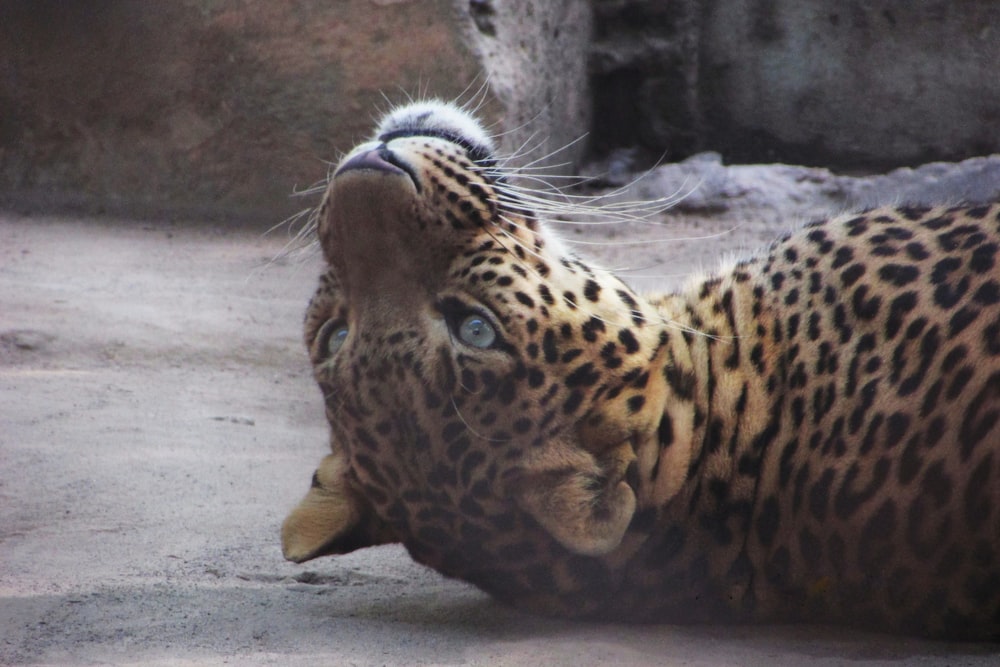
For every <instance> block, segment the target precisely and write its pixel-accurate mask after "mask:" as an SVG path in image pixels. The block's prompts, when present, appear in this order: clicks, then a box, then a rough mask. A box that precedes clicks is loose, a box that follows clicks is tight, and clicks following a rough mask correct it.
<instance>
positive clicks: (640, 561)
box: [283, 104, 1000, 638]
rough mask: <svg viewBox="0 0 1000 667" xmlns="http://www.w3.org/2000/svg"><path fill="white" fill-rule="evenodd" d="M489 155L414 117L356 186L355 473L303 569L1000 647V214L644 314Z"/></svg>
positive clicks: (859, 223) (330, 371) (931, 225)
mask: <svg viewBox="0 0 1000 667" xmlns="http://www.w3.org/2000/svg"><path fill="white" fill-rule="evenodd" d="M491 151H492V147H491V145H490V142H489V139H488V138H487V137H486V136H485V134H484V133H483V131H482V130H481V129H479V127H478V125H476V124H475V121H473V120H472V119H470V118H468V117H466V116H465V115H464V114H462V113H461V112H459V111H457V110H455V109H453V108H450V107H446V106H441V105H433V104H430V105H423V106H420V105H416V106H414V107H410V108H404V109H403V110H400V111H397V112H395V113H394V114H391V115H390V116H389V117H388V118H387V119H386V120H385V121H384V122H383V124H382V126H381V127H380V128H379V130H378V133H377V135H376V139H375V140H374V141H373V142H371V143H369V144H365V145H363V146H361V147H359V148H358V149H356V150H355V151H354V152H352V153H351V154H350V155H348V156H347V157H346V158H345V159H344V161H343V162H342V163H341V165H340V167H339V168H338V170H337V171H336V172H335V174H334V176H333V177H332V179H331V182H330V184H329V188H328V190H327V194H326V197H325V198H324V202H323V205H322V208H321V210H320V213H319V238H320V243H321V245H322V248H323V252H324V256H325V258H326V260H327V262H328V265H329V266H328V270H327V272H326V273H325V274H324V276H323V277H322V279H321V281H320V287H319V290H318V291H317V293H316V295H315V297H314V299H313V300H312V302H311V304H310V306H309V310H308V314H307V319H306V341H307V344H308V346H309V349H310V354H311V358H312V362H313V364H314V368H315V376H316V379H317V381H318V382H319V385H320V387H321V389H322V391H323V394H324V396H325V400H326V407H327V415H328V418H329V422H330V426H331V433H332V436H331V447H332V453H331V454H330V455H329V456H327V458H326V459H324V461H323V463H322V464H321V465H320V467H319V469H318V470H317V473H316V475H315V476H314V479H313V487H312V489H311V490H310V491H309V493H308V494H307V496H306V498H305V500H303V502H302V504H301V505H300V506H299V508H298V509H296V510H295V511H294V512H293V513H292V514H291V515H290V516H289V518H288V519H287V520H286V523H285V526H284V529H283V545H284V549H285V554H286V556H287V557H289V558H291V559H293V560H297V561H301V560H306V559H309V558H313V557H316V556H319V555H324V554H331V553H343V552H346V551H351V550H353V549H357V548H360V547H364V546H369V545H374V544H380V543H385V542H394V541H399V542H403V543H404V544H405V545H406V547H407V549H408V550H409V552H410V553H411V555H412V556H413V557H414V558H415V559H416V560H418V561H420V562H422V563H426V564H427V565H429V566H431V567H433V568H435V569H437V570H439V571H441V572H443V573H445V574H447V575H450V576H454V577H459V578H462V579H465V580H467V581H470V582H473V583H475V584H476V585H478V586H480V587H482V588H483V589H485V590H486V591H488V592H490V593H491V594H493V595H495V596H496V597H498V598H500V599H503V600H506V601H508V602H511V603H513V604H515V605H518V606H521V607H525V608H529V609H533V610H538V611H543V612H548V613H557V614H566V615H574V616H605V617H610V618H615V619H637V620H664V621H714V620H757V621H798V620H809V621H817V622H843V623H854V624H864V625H865V626H866V627H869V628H883V629H887V630H896V631H902V632H911V633H919V634H926V635H934V636H953V637H958V636H961V637H974V638H1000V264H998V261H1000V204H994V205H992V206H978V207H966V208H959V207H953V208H952V207H936V208H918V207H898V208H891V209H877V210H873V211H869V212H866V213H862V214H859V215H852V216H843V217H838V218H835V219H831V220H825V221H821V222H816V223H813V224H810V225H807V226H805V227H804V228H802V229H801V230H800V231H797V232H795V233H793V234H791V235H789V236H788V237H786V238H784V239H782V240H780V241H778V242H776V243H775V244H774V245H773V246H772V247H771V248H770V249H768V250H767V251H765V252H763V253H761V254H760V255H758V256H755V257H752V258H750V259H747V260H745V261H741V262H738V263H735V264H734V265H733V266H731V267H729V268H728V269H726V270H725V271H723V272H720V273H719V274H717V275H713V276H708V277H704V278H701V279H698V280H695V281H693V282H692V283H691V285H690V286H689V287H688V288H687V289H685V290H683V291H681V292H679V293H676V294H668V295H662V296H653V297H650V296H640V295H638V294H636V293H635V292H634V291H633V290H632V289H630V288H629V287H628V286H626V285H625V284H624V283H622V282H621V281H620V280H619V279H617V278H616V277H615V276H613V275H612V274H610V273H608V272H606V271H603V270H601V269H599V268H596V267H593V266H591V265H588V264H587V263H585V262H584V261H581V260H580V259H578V258H576V257H575V256H573V255H570V254H568V253H566V251H565V250H564V249H563V247H562V245H561V243H559V241H558V239H556V238H555V237H554V236H553V235H552V233H551V231H550V230H548V229H547V228H546V226H545V223H544V221H539V220H537V219H536V216H534V215H533V214H532V213H531V212H530V210H529V207H528V206H527V205H525V204H523V203H521V202H520V201H519V200H518V198H517V195H516V193H512V191H511V190H510V189H509V188H508V187H507V186H506V184H505V179H504V177H503V174H502V172H501V171H500V170H498V169H496V167H495V165H494V164H493V162H492V156H491Z"/></svg>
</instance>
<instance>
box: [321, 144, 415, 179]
mask: <svg viewBox="0 0 1000 667" xmlns="http://www.w3.org/2000/svg"><path fill="white" fill-rule="evenodd" d="M347 171H384V172H388V173H391V174H400V175H403V174H407V173H408V171H407V170H406V169H404V168H403V167H402V165H400V164H399V159H398V158H397V157H396V156H395V155H393V153H392V151H390V150H389V148H388V147H387V146H386V145H385V144H382V145H380V146H378V147H377V148H373V149H371V150H367V151H364V152H362V153H359V154H357V155H355V156H353V157H351V158H350V159H348V160H347V162H345V163H344V164H342V165H340V167H338V168H337V173H336V174H334V178H336V177H337V176H340V175H341V174H343V173H344V172H347Z"/></svg>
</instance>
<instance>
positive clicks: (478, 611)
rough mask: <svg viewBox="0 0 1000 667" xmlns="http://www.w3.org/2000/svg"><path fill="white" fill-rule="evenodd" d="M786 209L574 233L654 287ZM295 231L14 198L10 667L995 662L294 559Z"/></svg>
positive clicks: (5, 460)
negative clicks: (282, 545) (285, 540)
mask: <svg viewBox="0 0 1000 667" xmlns="http://www.w3.org/2000/svg"><path fill="white" fill-rule="evenodd" d="M782 224H784V223H782ZM781 228H782V227H781V226H779V225H768V224H764V223H763V222H762V221H757V222H754V221H753V220H750V221H749V222H747V223H745V224H742V225H740V226H738V227H736V226H734V224H733V223H732V222H730V221H727V220H726V219H725V218H715V219H695V218H676V219H673V220H672V221H671V222H670V224H669V225H668V226H666V227H663V226H659V227H653V228H646V227H630V228H622V227H610V228H600V230H599V231H597V232H592V231H583V232H579V231H578V230H572V229H571V230H570V231H569V236H570V237H571V238H572V239H573V240H581V241H590V242H595V241H596V242H599V243H600V244H602V246H603V248H601V249H602V252H604V253H605V254H604V257H605V263H606V264H609V265H612V266H616V267H619V268H627V269H630V270H631V275H633V276H634V277H635V278H636V280H637V281H640V282H644V283H647V284H648V283H652V282H661V283H662V282H671V281H676V279H677V278H676V277H677V276H678V275H680V274H682V273H684V272H686V271H688V270H690V269H691V268H692V267H696V266H699V265H700V266H712V265H713V264H714V262H715V257H716V256H717V255H718V254H720V253H721V252H722V251H723V250H725V249H727V248H729V249H732V248H738V247H742V246H750V245H757V243H758V242H759V241H760V240H761V239H762V238H766V237H767V236H770V235H772V234H774V233H775V232H776V230H780V229H781ZM719 233H721V236H718V237H713V238H711V239H710V240H707V239H703V238H700V237H705V236H713V235H715V234H719ZM671 237H691V240H689V241H676V240H675V241H670V240H669V239H670V238H671ZM623 240H624V241H625V243H621V241H623ZM284 241H285V239H284V238H283V237H281V235H280V234H274V235H269V236H262V235H260V234H259V233H257V232H249V231H246V230H242V231H234V230H214V229H206V228H205V226H204V225H202V226H200V227H195V226H193V225H184V224H171V225H166V224H160V223H158V224H150V225H143V224H141V223H138V222H135V221H110V220H74V219H54V218H25V217H20V216H17V215H14V214H2V213H0V663H2V664H54V665H55V664H58V665H105V664H152V665H203V664H205V665H207V664H225V663H228V664H238V665H318V664H329V665H404V664H405V665H419V664H435V665H521V664H544V665H571V666H573V667H578V666H580V665H589V664H602V663H608V664H619V665H644V664H649V665H654V664H655V665H768V666H769V667H777V666H780V665H799V664H810V665H841V664H850V665H858V666H861V665H904V664H905V665H938V664H942V665H995V664H998V662H1000V647H997V646H994V645H966V644H943V643H931V642H924V641H918V640H912V639H906V638H895V637H886V636H880V635H872V634H863V633H857V632H848V631H842V630H836V629H830V628H820V627H788V626H781V627H774V626H762V627H704V626H701V627H699V626H695V627H685V626H671V625H663V626H638V627H637V626H620V625H609V624H590V623H578V622H564V621H558V620H550V619H541V618H537V617H533V616H528V615H525V614H521V613H518V612H515V611H512V610H510V609H507V608H505V607H503V606H500V605H498V604H496V603H495V602H493V601H491V600H490V599H489V598H487V597H486V596H485V595H483V594H481V593H480V592H478V591H477V590H475V589H473V588H471V587H469V586H466V585H464V584H462V583H459V582H454V581H449V580H445V579H443V578H442V577H440V576H438V575H437V574H436V573H434V572H431V571H428V570H426V569H424V568H422V567H421V566H418V565H416V564H414V563H413V562H412V561H410V559H409V558H408V557H407V555H406V553H405V552H404V551H403V550H402V549H401V548H398V547H379V548H376V549H367V550H364V551H361V552H358V553H355V554H352V555H349V556H346V557H340V558H336V559H321V560H318V561H313V562H311V563H308V564H306V565H305V566H304V567H303V566H296V565H292V564H290V563H287V562H285V561H284V560H283V559H282V558H281V553H280V549H279V545H278V528H279V525H280V522H281V520H282V518H283V517H284V515H285V513H286V511H287V510H288V509H289V508H291V507H292V506H293V505H294V504H295V503H296V502H297V501H298V499H299V497H300V496H301V495H302V494H303V493H304V492H305V490H306V488H307V487H308V484H309V478H310V475H311V474H312V471H313V468H314V466H315V464H316V463H317V462H318V461H319V459H320V457H321V456H322V455H323V454H324V452H325V448H326V444H325V442H326V425H325V423H324V418H323V411H322V406H321V404H320V396H319V392H318V390H317V389H316V388H315V387H314V386H313V383H312V380H311V378H310V373H309V369H308V366H307V362H306V356H305V352H304V350H303V349H302V346H301V344H300V341H299V335H300V332H299V330H300V323H301V321H302V314H303V310H304V308H305V304H306V300H307V299H308V297H309V295H310V293H311V291H312V289H313V282H314V279H315V277H316V275H317V273H318V271H319V260H318V258H316V257H315V256H309V255H305V256H302V255H299V256H295V257H292V258H285V259H275V258H276V257H279V256H280V254H281V248H282V245H283V243H284ZM636 241H639V242H641V243H640V244H639V245H634V243H635V242H636ZM660 241H663V242H664V243H663V244H659V243H658V242H660ZM629 244H633V245H629ZM589 248H590V246H587V247H586V248H582V250H583V251H586V250H588V249H589ZM626 263H627V265H626Z"/></svg>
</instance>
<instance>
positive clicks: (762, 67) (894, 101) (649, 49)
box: [591, 0, 1000, 168]
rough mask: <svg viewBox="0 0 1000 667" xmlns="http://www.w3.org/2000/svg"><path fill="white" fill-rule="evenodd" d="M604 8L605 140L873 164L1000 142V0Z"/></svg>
mask: <svg viewBox="0 0 1000 667" xmlns="http://www.w3.org/2000/svg"><path fill="white" fill-rule="evenodd" d="M595 10H596V18H595V25H596V26H597V29H596V31H595V34H596V40H595V43H594V48H593V52H592V56H591V73H592V76H593V78H594V96H595V103H596V104H597V108H598V113H597V114H596V116H595V128H594V129H595V139H596V140H597V143H598V144H599V145H602V146H603V147H605V148H614V147H618V146H627V145H634V144H641V145H644V146H645V147H646V148H647V149H649V150H650V151H651V152H652V153H653V154H654V157H656V156H659V155H660V154H661V153H663V152H664V151H666V152H667V155H668V157H669V158H670V159H676V158H677V157H683V156H685V155H689V154H691V153H692V152H695V151H698V150H705V149H711V150H717V151H720V152H722V153H723V154H724V155H726V157H727V160H729V161H734V162H749V161H753V162H771V161H783V162H793V163H804V164H811V165H825V166H841V167H843V166H864V167H867V168H872V167H875V168H891V167H897V166H901V165H915V164H919V163H921V162H926V161H932V160H959V159H962V158H965V157H970V156H973V155H982V154H988V153H993V152H997V151H1000V77H997V75H996V67H997V63H998V62H1000V32H998V31H1000V4H997V3H995V2H990V1H989V0H966V1H963V2H948V1H947V0H917V1H915V2H908V3H901V2H897V1H895V0H871V1H867V2H849V3H824V2H815V1H806V2H802V1H800V0H740V1H739V2H720V1H718V0H712V1H709V2H702V1H700V0H675V1H672V2H669V3H667V2H660V1H659V0H595ZM605 128H608V129H605Z"/></svg>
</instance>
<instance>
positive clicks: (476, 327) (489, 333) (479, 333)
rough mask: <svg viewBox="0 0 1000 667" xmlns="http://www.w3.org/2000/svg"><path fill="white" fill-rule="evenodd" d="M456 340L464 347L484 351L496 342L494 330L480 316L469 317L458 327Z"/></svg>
mask: <svg viewBox="0 0 1000 667" xmlns="http://www.w3.org/2000/svg"><path fill="white" fill-rule="evenodd" d="M458 338H459V340H461V341H462V342H463V343H465V344H466V345H471V346H472V347H477V348H479V349H481V350H485V349H486V348H488V347H491V346H492V345H493V343H495V342H496V340H497V332H496V329H494V328H493V325H492V324H490V323H489V322H488V321H486V318H485V317H482V316H480V315H474V314H473V315H469V316H467V317H466V318H465V319H464V320H462V322H461V323H460V324H459V325H458Z"/></svg>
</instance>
